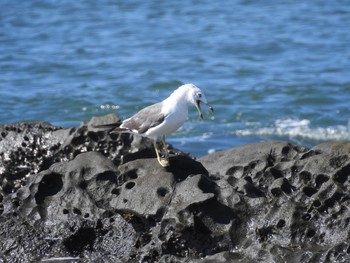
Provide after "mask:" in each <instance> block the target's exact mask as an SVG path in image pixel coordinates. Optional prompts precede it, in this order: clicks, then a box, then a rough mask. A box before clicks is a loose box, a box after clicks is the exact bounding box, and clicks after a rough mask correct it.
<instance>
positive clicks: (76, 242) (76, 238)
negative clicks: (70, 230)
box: [63, 227, 96, 255]
mask: <svg viewBox="0 0 350 263" xmlns="http://www.w3.org/2000/svg"><path fill="white" fill-rule="evenodd" d="M95 239H96V233H95V230H94V229H93V228H88V227H87V228H80V229H79V230H78V231H77V232H76V233H75V234H73V235H71V236H70V237H68V238H67V239H65V240H64V241H63V245H64V246H65V247H66V248H67V250H68V251H69V252H70V253H71V254H73V255H77V254H80V253H82V252H83V251H84V250H85V249H89V250H90V251H91V250H92V249H93V244H94V241H95Z"/></svg>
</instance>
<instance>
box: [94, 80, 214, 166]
mask: <svg viewBox="0 0 350 263" xmlns="http://www.w3.org/2000/svg"><path fill="white" fill-rule="evenodd" d="M201 102H202V103H204V104H206V105H207V106H208V107H209V109H210V110H211V111H212V112H214V109H213V107H212V106H211V105H210V104H209V103H208V102H207V99H206V97H205V95H204V93H203V92H202V91H201V90H200V89H199V88H198V87H197V86H195V85H194V84H185V85H182V86H180V87H179V88H177V89H176V90H175V91H173V93H172V94H171V95H170V96H169V97H168V98H166V99H165V100H163V101H161V102H158V103H156V104H153V105H150V106H148V107H146V108H143V109H142V110H140V111H139V112H137V113H136V114H135V115H133V116H132V117H130V118H128V119H126V120H124V121H123V122H122V123H121V125H120V126H119V127H116V124H115V123H112V124H104V125H96V126H94V127H95V128H111V129H110V130H109V132H110V133H118V132H129V133H133V134H137V135H141V136H143V137H147V138H150V139H152V140H153V145H154V149H155V152H156V155H157V160H158V162H159V164H160V165H161V166H163V167H167V166H169V156H168V153H167V150H166V143H165V136H166V135H168V134H169V133H172V132H174V131H176V130H177V129H178V128H180V127H181V126H182V125H183V124H184V122H185V121H186V119H187V117H188V106H189V105H190V104H193V105H194V106H195V107H196V108H197V111H198V114H199V119H200V120H203V114H202V111H201V107H200V103H201ZM159 136H162V143H163V149H164V150H165V152H166V156H165V158H162V157H161V156H160V154H159V150H158V146H157V139H158V137H159Z"/></svg>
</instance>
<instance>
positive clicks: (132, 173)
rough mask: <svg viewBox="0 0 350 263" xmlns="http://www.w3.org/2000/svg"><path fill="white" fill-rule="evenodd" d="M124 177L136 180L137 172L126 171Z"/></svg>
mask: <svg viewBox="0 0 350 263" xmlns="http://www.w3.org/2000/svg"><path fill="white" fill-rule="evenodd" d="M124 175H125V176H126V177H128V178H130V179H136V178H137V177H138V175H137V170H131V171H128V172H127V173H125V174H124Z"/></svg>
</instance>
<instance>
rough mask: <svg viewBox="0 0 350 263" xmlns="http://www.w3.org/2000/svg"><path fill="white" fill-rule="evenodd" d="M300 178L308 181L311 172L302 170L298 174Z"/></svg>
mask: <svg viewBox="0 0 350 263" xmlns="http://www.w3.org/2000/svg"><path fill="white" fill-rule="evenodd" d="M299 176H300V179H301V180H302V181H304V182H308V181H310V180H311V176H312V175H311V173H309V172H307V171H302V172H301V173H300V174H299Z"/></svg>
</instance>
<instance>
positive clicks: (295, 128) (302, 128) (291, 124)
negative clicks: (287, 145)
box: [233, 118, 350, 141]
mask: <svg viewBox="0 0 350 263" xmlns="http://www.w3.org/2000/svg"><path fill="white" fill-rule="evenodd" d="M233 133H234V134H235V135H238V136H287V137H289V138H290V139H296V138H300V139H308V140H316V141H343V140H350V120H349V123H348V124H347V126H345V125H337V126H329V127H312V126H311V122H310V120H307V119H302V120H300V119H291V118H288V119H281V120H276V121H275V123H274V125H273V126H272V127H258V128H249V129H242V130H237V131H234V132H233Z"/></svg>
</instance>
